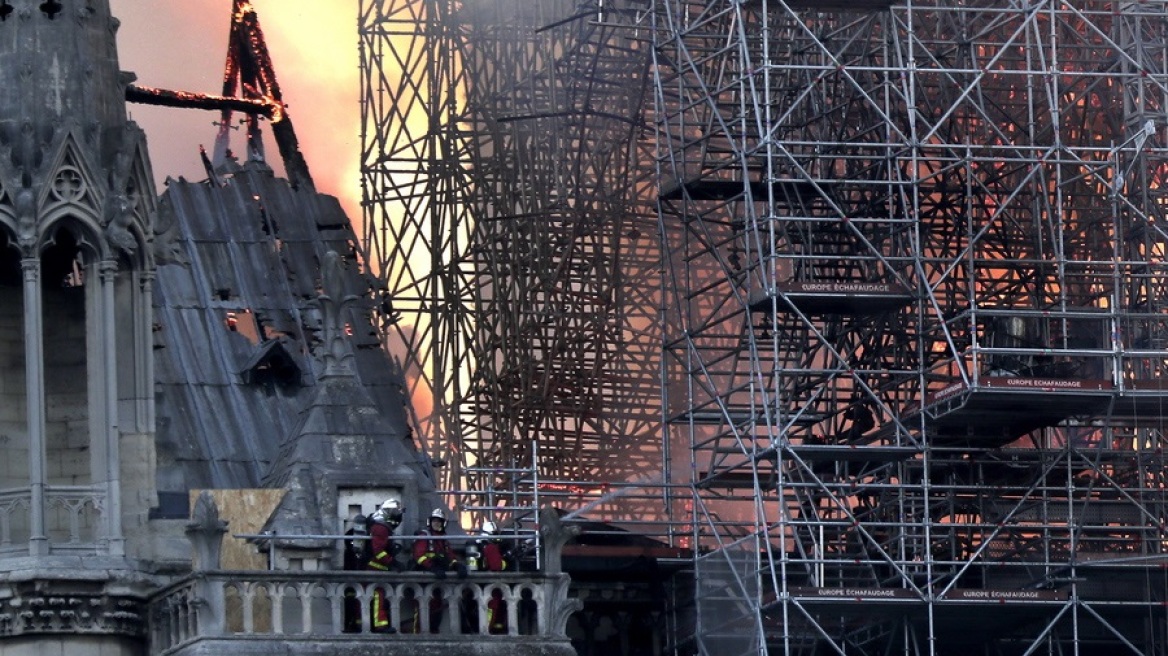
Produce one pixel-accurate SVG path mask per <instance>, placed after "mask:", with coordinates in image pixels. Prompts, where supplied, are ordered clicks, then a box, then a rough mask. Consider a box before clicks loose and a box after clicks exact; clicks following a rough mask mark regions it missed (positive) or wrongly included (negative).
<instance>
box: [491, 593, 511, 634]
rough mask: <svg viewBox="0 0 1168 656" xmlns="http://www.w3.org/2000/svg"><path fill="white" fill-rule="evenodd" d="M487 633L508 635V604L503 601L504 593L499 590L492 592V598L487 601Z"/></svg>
mask: <svg viewBox="0 0 1168 656" xmlns="http://www.w3.org/2000/svg"><path fill="white" fill-rule="evenodd" d="M487 633H490V634H491V635H504V634H506V633H507V602H506V601H504V600H503V591H502V590H500V589H499V588H495V589H494V590H491V598H490V599H488V600H487Z"/></svg>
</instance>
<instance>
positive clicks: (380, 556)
mask: <svg viewBox="0 0 1168 656" xmlns="http://www.w3.org/2000/svg"><path fill="white" fill-rule="evenodd" d="M401 522H402V508H401V503H400V502H399V501H398V500H397V499H386V500H385V503H383V504H381V507H380V508H378V509H377V512H375V513H373V514H372V515H371V516H370V522H369V562H368V565H366V567H367V569H370V570H374V571H378V572H390V571H393V572H400V571H401V569H402V567H401V565H400V564H399V563H398V562H397V554H398V552H399V551H401V545H400V544H398V543H397V542H395V541H394V540H393V532H394V531H396V530H397V528H398V527H399V526H401ZM389 617H390V614H389V607H388V605H387V603H386V600H385V591H384V590H382V589H381V588H378V589H376V590H374V592H373V608H372V620H373V630H374V631H375V632H377V633H395V632H396V629H394V627H393V626H392V625H391V624H390V619H389Z"/></svg>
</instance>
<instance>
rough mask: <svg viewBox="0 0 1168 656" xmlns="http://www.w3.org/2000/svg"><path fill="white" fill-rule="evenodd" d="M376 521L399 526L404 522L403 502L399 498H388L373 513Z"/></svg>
mask: <svg viewBox="0 0 1168 656" xmlns="http://www.w3.org/2000/svg"><path fill="white" fill-rule="evenodd" d="M373 518H374V521H379V522H383V523H385V524H393V525H394V526H397V525H399V524H401V523H402V508H401V502H400V501H398V500H397V499H386V500H385V503H382V504H381V507H380V508H378V509H377V512H375V513H373Z"/></svg>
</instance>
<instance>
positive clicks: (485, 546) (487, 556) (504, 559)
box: [478, 521, 515, 572]
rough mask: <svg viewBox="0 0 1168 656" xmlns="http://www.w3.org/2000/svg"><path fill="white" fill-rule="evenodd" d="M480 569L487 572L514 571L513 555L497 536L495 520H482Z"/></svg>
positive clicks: (479, 546)
mask: <svg viewBox="0 0 1168 656" xmlns="http://www.w3.org/2000/svg"><path fill="white" fill-rule="evenodd" d="M478 548H479V552H480V553H481V556H480V558H479V562H480V563H481V565H480V567H479V568H480V569H484V570H486V571H488V572H514V571H515V556H514V554H513V553H512V550H511V547H510V546H509V545H508V544H507V543H506V542H504V541H503V538H502V537H500V536H499V526H498V525H497V524H495V522H491V521H487V522H483V539H482V540H481V541H479V545H478Z"/></svg>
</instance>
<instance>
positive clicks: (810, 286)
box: [749, 280, 913, 315]
mask: <svg viewBox="0 0 1168 656" xmlns="http://www.w3.org/2000/svg"><path fill="white" fill-rule="evenodd" d="M776 299H777V300H778V301H779V302H778V309H779V311H784V310H786V309H788V308H794V309H796V310H798V311H799V312H802V313H804V314H849V315H864V314H878V313H881V312H890V311H893V310H897V309H899V308H902V307H904V306H906V305H908V304H909V303H912V301H913V296H912V294H911V293H910V292H909V290H908V289H906V288H905V287H904V286H903V285H901V284H899V283H888V282H864V281H846V280H839V281H832V280H825V281H791V282H784V283H779V284H778V286H777V288H776V289H775V291H773V292H766V291H762V292H758V293H757V294H752V295H751V297H750V301H749V302H750V309H751V311H752V312H769V311H770V309H771V302H772V300H776Z"/></svg>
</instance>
